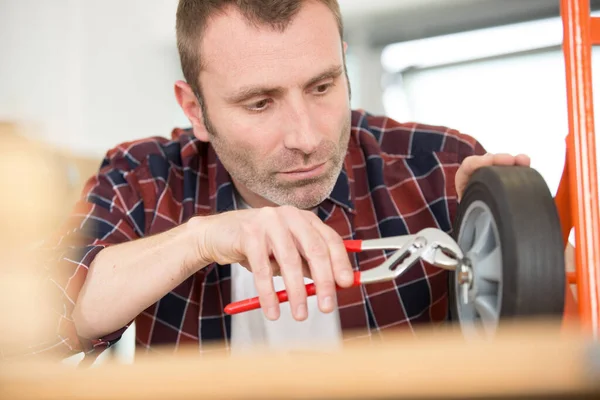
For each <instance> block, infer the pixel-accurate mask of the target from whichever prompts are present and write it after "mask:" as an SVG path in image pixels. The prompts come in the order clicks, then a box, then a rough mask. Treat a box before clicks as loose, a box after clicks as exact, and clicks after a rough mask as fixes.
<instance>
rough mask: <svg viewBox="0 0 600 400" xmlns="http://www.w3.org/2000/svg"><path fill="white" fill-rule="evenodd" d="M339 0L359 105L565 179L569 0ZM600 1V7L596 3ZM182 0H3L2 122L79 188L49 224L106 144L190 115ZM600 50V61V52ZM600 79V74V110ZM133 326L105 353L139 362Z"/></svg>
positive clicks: (597, 59) (155, 131)
mask: <svg viewBox="0 0 600 400" xmlns="http://www.w3.org/2000/svg"><path fill="white" fill-rule="evenodd" d="M340 4H341V7H342V12H343V14H344V20H345V27H346V33H345V36H346V41H347V42H348V45H349V49H348V69H349V75H350V80H351V85H352V91H353V99H352V105H353V107H355V108H363V109H366V110H367V111H370V112H372V113H386V114H388V115H389V116H390V117H393V118H395V119H397V120H400V121H417V122H423V123H427V124H438V125H445V126H449V127H451V128H455V129H458V130H460V131H462V132H464V133H468V134H470V135H472V136H474V137H475V138H477V139H478V140H479V141H481V142H482V143H483V145H484V146H485V147H486V149H487V150H488V151H489V152H496V153H497V152H509V153H521V152H522V153H526V154H529V155H530V156H531V158H532V164H533V167H534V168H536V169H538V170H539V171H540V173H541V174H542V175H543V177H544V178H545V179H546V182H547V184H548V186H549V187H550V190H551V191H552V192H553V193H554V192H555V191H556V189H557V187H558V183H559V180H560V176H561V174H562V169H563V165H564V152H565V144H564V139H565V136H566V134H567V103H566V91H565V71H564V59H563V53H562V49H561V43H562V23H561V20H560V14H559V0H502V1H500V0H368V1H366V0H340ZM591 5H592V10H594V13H593V14H594V15H597V14H598V12H597V11H598V10H600V1H591ZM176 7H177V0H51V1H42V0H0V128H1V131H0V134H1V135H3V137H4V138H7V137H18V138H26V139H27V140H29V141H33V142H35V143H36V144H39V145H42V146H44V148H45V149H46V150H44V151H43V154H44V156H45V157H48V160H47V161H48V163H49V164H48V165H51V166H52V168H55V169H56V170H57V171H59V175H60V177H59V178H58V181H59V182H61V184H62V185H66V187H67V189H66V190H67V191H68V193H69V195H68V196H67V197H65V198H63V199H62V200H61V201H60V206H59V208H54V209H53V214H52V218H53V219H52V223H51V224H50V225H52V224H53V223H54V222H55V221H60V219H61V218H63V217H64V215H65V214H66V213H67V212H68V211H69V208H70V206H71V205H72V201H74V198H75V197H76V196H77V194H78V193H79V192H80V190H81V186H82V185H83V183H84V182H85V179H86V178H87V177H88V176H89V175H90V174H92V173H93V172H94V170H95V169H96V168H97V167H98V165H99V163H100V160H101V157H102V156H103V155H104V153H105V152H106V150H107V149H109V148H111V147H114V146H115V145H116V144H118V143H120V142H123V141H129V140H133V139H138V138H143V137H147V136H154V135H157V136H169V134H170V131H171V129H172V128H173V127H175V126H180V127H186V126H188V121H187V120H186V118H185V116H184V115H183V113H182V112H181V110H180V109H179V107H178V105H177V103H176V101H175V98H174V95H173V83H174V81H175V80H177V79H182V75H181V71H180V67H179V59H178V54H177V49H176V46H175V35H174V26H175V10H176ZM593 57H594V65H596V66H597V65H600V50H598V49H596V50H595V52H594V54H593ZM596 70H598V67H596ZM599 85H600V79H599V78H598V73H596V79H595V86H594V88H595V90H594V92H595V94H596V98H597V101H596V103H595V110H596V115H597V116H598V115H600V114H598V112H597V110H598V108H599V104H600V99H598V96H599V95H598V93H600V91H599V90H598V86H599ZM598 118H600V117H598ZM598 118H597V119H598ZM596 125H598V124H596ZM597 131H598V128H597ZM597 136H598V135H597ZM597 143H600V140H598V139H597ZM598 158H599V159H600V154H599V155H598ZM37 233H39V234H40V235H41V234H43V233H44V232H43V231H38V232H37ZM133 329H134V328H133ZM132 334H133V332H132V330H131V331H130V332H128V334H127V335H126V336H125V338H124V340H123V341H122V343H121V344H120V345H119V346H118V347H117V348H116V350H115V351H114V352H113V353H109V352H107V353H106V354H112V355H115V356H117V357H121V359H122V360H124V361H125V362H127V361H130V360H131V359H132V357H133V346H132V343H133V341H132V340H133V336H132Z"/></svg>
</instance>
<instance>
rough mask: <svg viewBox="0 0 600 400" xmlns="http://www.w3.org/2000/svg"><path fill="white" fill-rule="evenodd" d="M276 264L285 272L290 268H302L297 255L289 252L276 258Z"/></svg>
mask: <svg viewBox="0 0 600 400" xmlns="http://www.w3.org/2000/svg"><path fill="white" fill-rule="evenodd" d="M277 262H278V263H279V266H280V268H281V269H284V270H286V271H289V269H290V268H298V269H301V268H302V263H301V262H300V257H299V256H298V254H294V253H291V252H286V253H284V254H283V255H282V256H281V257H279V258H278V260H277Z"/></svg>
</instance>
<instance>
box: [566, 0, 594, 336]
mask: <svg viewBox="0 0 600 400" xmlns="http://www.w3.org/2000/svg"><path fill="white" fill-rule="evenodd" d="M560 1H561V3H560V7H561V16H562V21H563V34H564V36H563V52H564V58H565V68H566V70H565V72H566V83H567V103H568V112H569V114H568V115H569V132H568V135H567V139H566V142H567V143H566V148H567V152H566V153H567V154H566V159H565V168H564V171H563V175H562V179H561V181H560V185H559V188H558V191H557V193H556V205H557V207H558V212H559V216H560V219H561V224H562V231H563V232H562V233H563V238H564V241H565V244H566V243H567V241H568V238H569V233H570V231H571V229H572V228H574V229H575V241H576V243H575V273H574V274H572V275H569V276H568V278H569V279H568V281H569V283H575V284H576V285H577V305H576V306H575V305H574V303H573V299H572V296H570V294H571V292H570V290H567V299H566V310H565V318H567V317H571V316H572V315H573V314H574V315H576V316H577V317H578V322H580V323H581V326H582V328H583V329H584V330H585V331H586V332H588V333H590V334H591V335H593V336H594V338H596V339H598V337H599V336H598V333H599V331H600V216H599V213H600V206H599V203H598V174H597V164H596V143H595V135H594V110H593V93H592V46H593V45H600V18H594V17H591V14H590V0H560ZM573 311H574V312H573Z"/></svg>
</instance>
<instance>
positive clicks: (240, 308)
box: [225, 240, 362, 315]
mask: <svg viewBox="0 0 600 400" xmlns="http://www.w3.org/2000/svg"><path fill="white" fill-rule="evenodd" d="M344 247H345V248H346V251H347V252H349V253H358V252H359V251H361V249H362V240H344ZM358 285H360V272H358V271H357V272H355V273H354V283H353V284H352V286H358ZM305 287H306V295H307V296H314V295H315V294H316V292H317V289H316V287H315V284H314V283H309V284H307V285H305ZM337 289H338V290H339V289H341V288H340V287H339V286H338V287H337ZM276 294H277V298H278V299H279V302H280V303H285V302H286V301H288V295H287V292H286V291H285V290H280V291H279V292H277V293H276ZM259 308H260V302H259V300H258V297H254V298H251V299H246V300H240V301H236V302H234V303H231V304H228V305H227V306H225V312H226V313H227V314H229V315H233V314H239V313H242V312H245V311H250V310H256V309H259Z"/></svg>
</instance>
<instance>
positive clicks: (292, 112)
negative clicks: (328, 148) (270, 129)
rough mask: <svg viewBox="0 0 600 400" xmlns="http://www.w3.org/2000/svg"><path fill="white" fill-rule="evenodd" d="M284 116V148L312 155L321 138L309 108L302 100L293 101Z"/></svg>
mask: <svg viewBox="0 0 600 400" xmlns="http://www.w3.org/2000/svg"><path fill="white" fill-rule="evenodd" d="M286 114H287V115H288V118H286V119H287V123H286V125H287V132H286V135H285V139H284V145H285V147H286V148H288V149H290V150H298V151H301V152H303V153H304V154H312V153H314V152H315V151H316V150H317V148H318V146H319V144H320V143H321V138H320V135H319V133H318V130H317V129H316V127H315V124H314V122H313V118H312V117H311V111H310V109H309V106H308V105H307V104H306V102H305V101H304V100H298V101H294V102H292V103H291V104H290V105H289V110H288V112H287V113H286Z"/></svg>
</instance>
